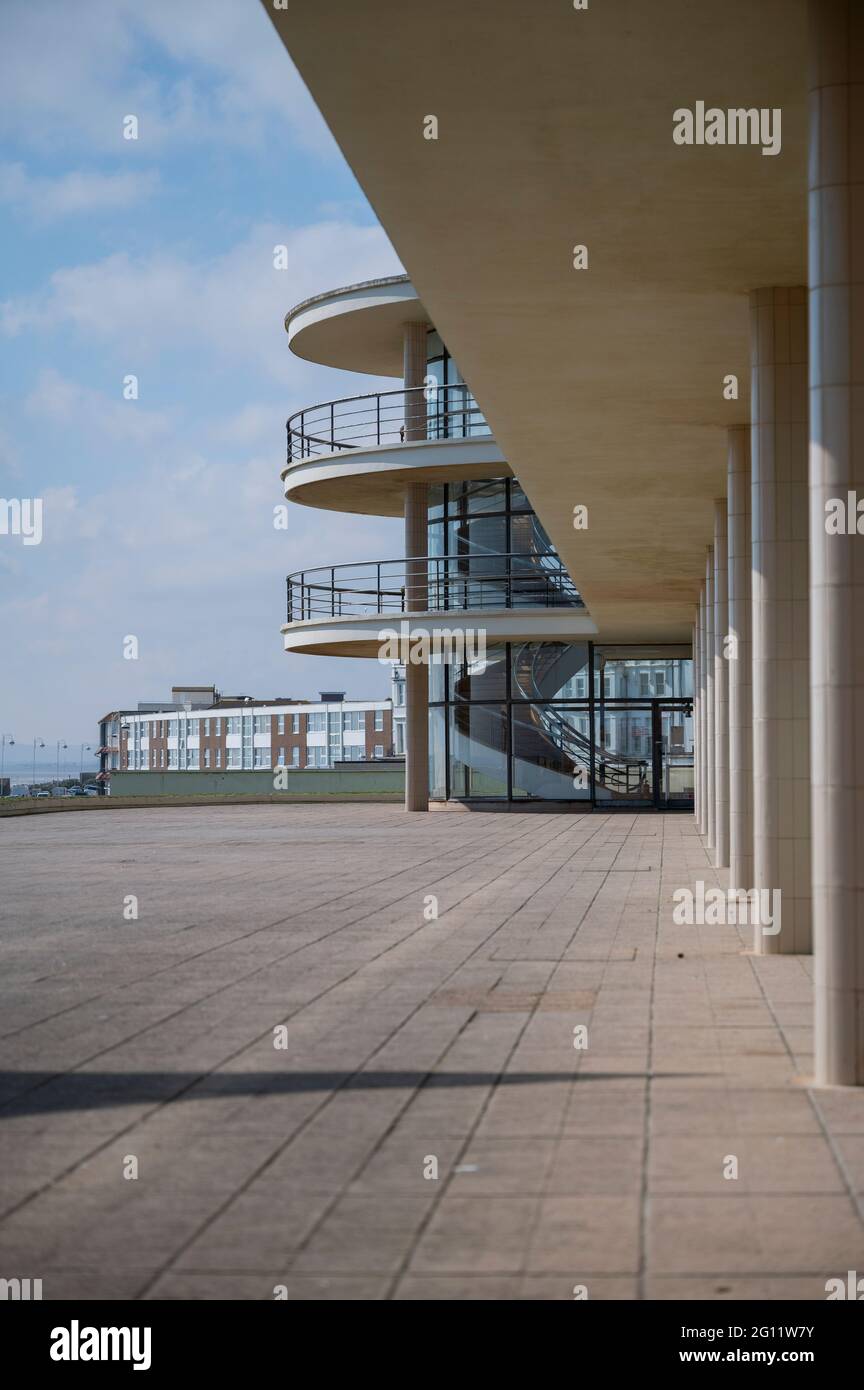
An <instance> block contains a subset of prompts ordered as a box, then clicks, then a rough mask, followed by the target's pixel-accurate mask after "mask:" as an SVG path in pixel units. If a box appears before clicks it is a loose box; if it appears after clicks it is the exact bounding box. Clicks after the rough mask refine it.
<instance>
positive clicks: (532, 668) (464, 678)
mask: <svg viewBox="0 0 864 1390" xmlns="http://www.w3.org/2000/svg"><path fill="white" fill-rule="evenodd" d="M607 681H608V684H605V682H607ZM643 691H646V692H647V693H646V694H643V693H642V692H643ZM657 691H659V692H660V694H655V693H654V692H657ZM630 692H634V693H633V694H631V693H630ZM636 692H638V694H637V693H636ZM671 692H675V693H674V694H673V693H671ZM429 696H430V706H431V708H430V774H431V775H430V786H431V789H432V796H433V799H436V800H445V799H456V800H461V799H466V798H478V799H482V798H491V799H495V800H505V799H506V800H511V801H537V800H540V801H559V802H560V801H563V802H574V803H579V802H581V803H583V804H586V805H602V806H604V807H608V808H610V809H611V808H612V807H614V806H619V805H620V806H629V807H639V806H644V807H649V806H656V807H672V806H682V807H685V806H690V805H692V794H693V784H692V763H693V759H692V735H693V728H692V724H693V720H692V661H691V660H690V659H689V658H685V657H682V656H677V655H676V656H671V655H670V656H655V657H648V656H645V657H639V658H632V659H625V658H620V659H619V658H614V659H606V656H605V653H604V652H603V649H602V648H597V647H594V646H593V644H591V643H589V642H576V643H563V642H512V643H500V644H498V645H490V646H489V647H488V648H487V651H486V657H485V660H484V661H482V662H480V661H477V662H473V663H463V664H461V665H459V664H452V665H447V664H446V663H441V664H433V665H432V666H431V667H430V690H429Z"/></svg>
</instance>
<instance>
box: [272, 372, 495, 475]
mask: <svg viewBox="0 0 864 1390" xmlns="http://www.w3.org/2000/svg"><path fill="white" fill-rule="evenodd" d="M285 428H286V431H287V435H288V464H289V466H290V465H291V464H292V463H296V462H298V461H299V460H301V459H304V458H311V457H313V456H315V455H317V454H332V453H338V452H339V451H340V450H343V449H371V448H380V447H381V446H382V445H388V446H389V445H393V444H404V443H406V442H412V441H416V440H429V439H474V438H478V437H488V436H489V435H490V434H491V430H490V428H489V426H488V424H487V423H486V419H485V416H484V415H483V412H482V411H481V410H480V407H479V406H478V404H477V402H476V401H475V399H474V397H473V395H472V394H471V392H470V390H469V389H468V387H467V386H466V385H465V384H464V383H463V382H453V383H449V384H446V385H445V384H441V385H436V386H411V387H409V388H408V389H407V390H406V389H405V388H404V387H402V388H400V389H397V390H390V391H371V392H367V393H365V394H364V395H360V396H342V397H341V398H340V399H339V400H335V401H325V402H324V403H323V404H321V405H310V406H306V407H304V409H303V410H297V411H295V412H294V414H293V415H291V416H289V418H288V421H287V424H286V427H285Z"/></svg>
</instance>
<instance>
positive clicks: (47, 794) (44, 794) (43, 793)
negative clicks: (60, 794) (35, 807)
mask: <svg viewBox="0 0 864 1390" xmlns="http://www.w3.org/2000/svg"><path fill="white" fill-rule="evenodd" d="M50 795H51V793H50V792H46V791H45V790H44V789H43V790H42V791H41V792H37V793H36V800H37V801H38V800H39V798H40V797H42V796H48V797H50Z"/></svg>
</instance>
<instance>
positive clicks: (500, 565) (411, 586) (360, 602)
mask: <svg viewBox="0 0 864 1390" xmlns="http://www.w3.org/2000/svg"><path fill="white" fill-rule="evenodd" d="M286 585H287V591H288V622H289V623H297V622H308V621H311V620H312V619H314V618H349V617H352V618H359V617H373V616H375V615H377V614H383V613H410V612H432V613H439V612H464V611H466V610H470V609H478V608H504V609H509V608H584V606H585V605H584V603H583V601H582V598H581V596H580V594H579V592H578V590H577V589H576V587H575V585H574V584H573V581H572V579H571V578H570V576H569V574H568V573H567V571H566V569H565V568H564V566H563V564H562V563H561V560H560V558H559V556H558V555H557V554H556V553H555V551H552V550H549V551H537V552H535V553H533V554H526V553H525V552H521V553H519V554H505V553H502V554H495V553H489V554H479V555H432V556H426V555H423V556H409V557H408V558H407V559H396V560H366V561H360V562H358V563H355V564H342V565H323V566H319V567H318V568H316V569H307V570H298V571H296V573H294V574H289V575H288V578H287V580H286Z"/></svg>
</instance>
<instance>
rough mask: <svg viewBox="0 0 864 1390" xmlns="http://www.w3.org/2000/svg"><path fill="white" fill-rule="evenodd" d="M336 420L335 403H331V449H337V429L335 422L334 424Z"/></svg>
mask: <svg viewBox="0 0 864 1390" xmlns="http://www.w3.org/2000/svg"><path fill="white" fill-rule="evenodd" d="M334 419H335V403H334V402H333V401H331V402H330V448H331V449H335V448H336V435H335V428H334V423H333V422H334Z"/></svg>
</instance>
